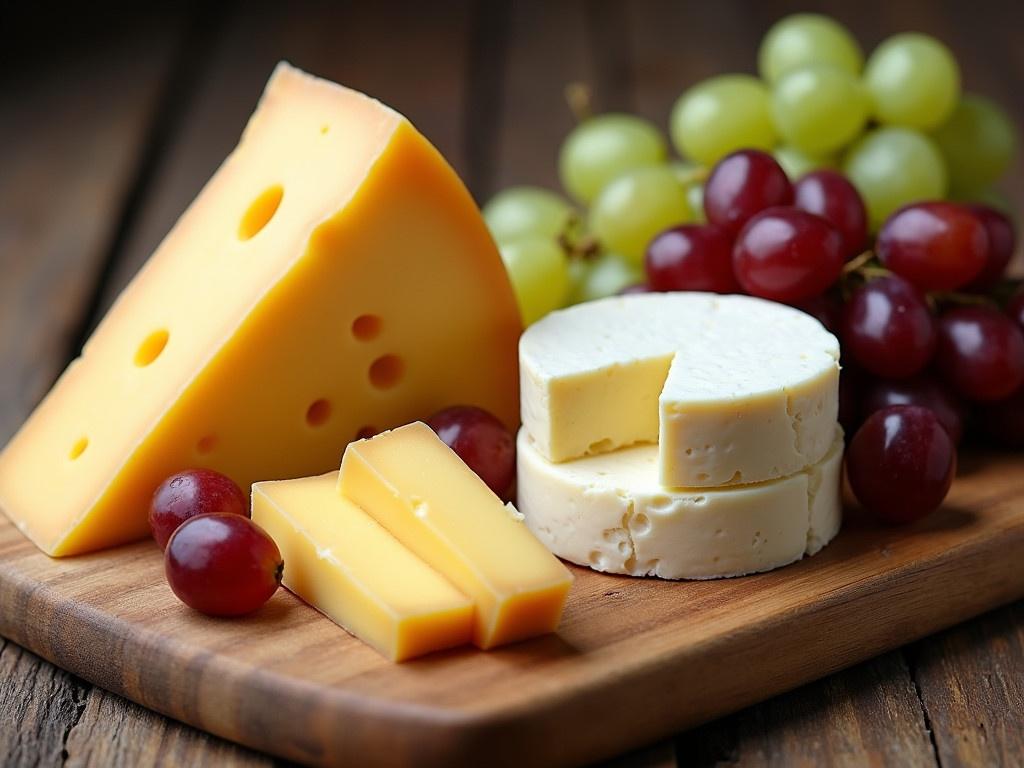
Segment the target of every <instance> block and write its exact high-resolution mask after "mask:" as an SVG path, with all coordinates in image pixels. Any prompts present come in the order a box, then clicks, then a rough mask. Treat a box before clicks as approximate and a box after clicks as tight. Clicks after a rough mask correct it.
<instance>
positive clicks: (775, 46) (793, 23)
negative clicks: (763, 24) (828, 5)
mask: <svg viewBox="0 0 1024 768" xmlns="http://www.w3.org/2000/svg"><path fill="white" fill-rule="evenodd" d="M807 64H831V65H832V66H834V67H838V68H839V69H841V70H843V71H844V72H848V73H849V74H851V75H857V74H860V69H861V67H862V66H863V65H864V54H862V53H861V51H860V46H859V45H857V41H856V40H855V39H854V37H853V35H851V34H850V32H849V31H848V30H847V29H846V27H844V26H842V25H841V24H840V23H839V22H837V21H835V20H834V19H830V18H829V17H828V16H822V15H820V14H817V13H795V14H793V15H792V16H786V17H785V18H784V19H781V20H780V21H777V22H776V23H775V24H774V25H773V26H772V28H771V29H769V30H768V34H766V35H765V36H764V40H762V41H761V48H760V50H758V53H757V67H758V70H759V71H760V73H761V77H763V78H764V79H765V80H767V81H768V82H769V83H774V82H775V81H777V80H778V79H779V78H780V77H782V76H783V75H784V74H786V73H787V72H789V71H790V70H793V69H797V68H799V67H802V66H805V65H807Z"/></svg>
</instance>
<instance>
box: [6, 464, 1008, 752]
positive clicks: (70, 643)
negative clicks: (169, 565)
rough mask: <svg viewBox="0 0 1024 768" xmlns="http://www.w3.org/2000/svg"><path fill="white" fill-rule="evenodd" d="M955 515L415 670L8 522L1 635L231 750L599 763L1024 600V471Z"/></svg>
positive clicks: (961, 502) (315, 626)
mask: <svg viewBox="0 0 1024 768" xmlns="http://www.w3.org/2000/svg"><path fill="white" fill-rule="evenodd" d="M965 464H966V466H964V467H962V469H961V478H960V479H959V480H958V481H957V483H956V484H955V485H954V489H953V492H952V494H951V495H950V498H949V500H948V502H947V504H946V506H945V507H944V508H943V509H942V510H941V511H940V512H938V513H936V514H934V515H932V516H931V517H930V518H928V519H927V520H925V521H922V522H921V523H919V524H917V525H914V526H910V527H905V528H879V527H876V526H874V525H871V524H869V523H868V522H866V521H864V520H863V519H858V515H857V513H856V511H854V512H852V513H850V514H848V520H847V524H846V526H845V528H844V530H843V532H842V533H841V534H840V535H839V537H838V538H837V539H836V540H835V541H834V542H833V543H832V544H831V545H830V546H829V547H827V548H826V549H825V550H824V551H823V552H822V553H821V554H819V555H817V556H815V557H813V558H811V559H809V560H804V561H802V562H800V563H797V564H795V565H792V566H789V567H787V568H783V569H781V570H778V571H774V572H772V573H767V574H761V575H757V576H748V577H745V578H740V579H730V580H725V581H710V582H659V581H655V580H647V579H631V578H629V577H617V576H606V575H601V574H597V573H593V572H591V571H588V570H584V569H575V574H576V577H577V581H576V584H575V585H574V587H573V591H572V593H571V596H570V599H569V604H568V608H567V612H566V616H565V621H564V623H563V626H562V628H561V630H560V632H559V633H558V635H557V636H550V637H546V638H541V639H538V640H535V641H531V642H526V643H521V644H519V645H515V646H511V647H508V648H505V649H501V650H498V651H493V652H490V653H483V652H479V651H476V650H473V649H462V650H458V651H452V652H448V653H444V654H439V655H435V656H431V657H427V658H425V659H421V660H418V661H414V662H410V663H406V664H402V665H393V664H390V663H389V662H387V661H385V660H384V659H382V658H381V657H380V656H378V655H377V654H376V653H375V652H374V651H372V650H371V649H370V648H368V647H367V646H365V645H363V644H362V643H360V642H359V641H357V640H355V639H354V638H352V637H350V636H349V635H348V634H346V633H345V632H344V631H343V630H341V629H340V628H338V627H337V626H336V625H334V624H332V623H331V622H330V621H328V620H327V619H325V618H323V617H322V616H320V615H319V614H318V613H316V612H315V611H314V610H312V609H311V608H309V607H308V606H306V605H304V604H302V603H301V602H300V601H299V600H297V599H296V598H294V597H293V596H292V595H290V594H289V593H287V592H284V591H281V592H279V593H278V594H277V595H276V596H275V597H274V598H273V599H272V600H271V601H270V603H268V604H267V605H266V606H265V607H264V608H263V609H262V610H260V611H259V612H257V613H256V614H254V615H253V616H250V617H247V618H244V619H235V620H218V619H212V618H207V617H204V616H201V615H199V614H197V613H194V612H192V611H190V610H189V609H188V608H186V607H185V606H184V605H182V604H181V603H179V602H178V601H177V600H176V598H175V597H174V596H173V595H172V594H171V592H170V589H169V588H168V587H167V585H166V583H165V582H164V579H163V567H162V559H161V557H160V553H159V551H158V550H157V548H156V545H155V544H154V543H152V542H144V543H139V544H135V545H131V546H127V547H123V548H120V549H116V550H110V551H107V552H101V553H97V554H93V555H87V556H83V557H77V558H72V559H65V560H51V559H49V558H47V557H46V556H45V555H43V554H41V553H40V552H38V551H37V550H36V549H35V548H34V547H33V546H32V545H31V544H30V543H29V542H28V541H27V540H26V539H24V538H23V537H22V536H21V535H20V534H19V532H18V531H17V530H16V529H15V528H14V526H13V525H11V524H10V523H9V522H8V521H7V520H6V518H2V519H0V634H3V635H5V636H7V637H9V638H11V639H12V640H14V641H15V642H17V643H20V644H21V645H24V646H26V647H28V648H30V649H31V650H33V651H35V652H36V653H38V654H39V655H41V656H43V657H45V658H47V659H49V660H50V661H52V662H54V663H55V664H58V665H60V666H62V667H64V668H65V669H68V670H70V671H71V672H73V673H75V674H77V675H80V676H81V677H83V678H85V679H87V680H89V681H90V682H93V683H95V684H97V685H100V686H103V687H104V688H107V689H109V690H111V691H114V692H116V693H118V694H121V695H123V696H127V697H128V698H130V699H132V700H134V701H136V702H138V703H140V704H142V705H144V706H147V707H150V708H152V709H155V710H157V711H159V712H162V713H164V714H166V715H169V716H171V717H174V718H177V719H179V720H182V721H184V722H186V723H190V724H192V725H194V726H196V727H198V728H202V729H204V730H207V731H210V732H211V733H215V734H217V735H219V736H223V737H225V738H228V739H231V740H234V741H237V742H240V743H242V744H246V745H248V746H251V747H254V748H256V749H260V750H265V751H267V752H271V753H274V754H276V755H280V756H282V757H286V758H290V759H293V760H298V761H302V762H307V763H316V764H344V765H359V766H366V767H368V768H372V767H374V766H394V765H422V766H455V765H467V766H480V765H487V766H501V765H510V766H511V765H515V766H522V765H530V766H543V765H555V764H578V763H583V762H586V761H590V760H596V759H599V758H602V757H607V756H609V755H612V754H615V753H618V752H622V751H624V750H626V749H628V748H630V747H633V746H636V745H639V744H642V743H645V742H650V741H653V740H655V739H657V738H659V737H662V736H664V735H666V734H669V733H671V732H674V731H678V730H681V729H683V728H685V727H687V726H691V725H695V724H697V723H700V722H702V721H705V720H708V719H711V718H715V717H717V716H720V715H723V714H725V713H728V712H731V711H733V710H736V709H739V708H741V707H744V706H746V705H749V704H752V703H754V702H757V701H759V700H762V699H766V698H768V697H771V696H773V695H775V694H777V693H780V692H782V691H785V690H787V689H790V688H793V687H795V686H798V685H800V684H801V683H804V682H807V681H810V680H813V679H815V678H818V677H822V676H824V675H827V674H829V673H831V672H834V671H836V670H838V669H840V668H842V667H845V666H848V665H850V664H853V663H855V662H857V661H860V660H862V659H865V658H868V657H870V656H873V655H875V654H878V653H880V652H882V651H884V650H887V649H889V648H892V647H894V646H898V645H901V644H903V643H906V642H908V641H911V640H914V639H916V638H919V637H922V636H924V635H927V634H929V633H931V632H934V631H936V630H938V629H940V628H942V627H946V626H948V625H950V624H954V623H956V622H959V621H962V620H964V619H966V618H968V617H971V616H974V615H976V614H978V613H981V612H983V611H985V610H988V609H990V608H993V607H995V606H998V605H1000V604H1003V603H1006V602H1009V601H1011V600H1014V599H1017V598H1020V597H1022V596H1024V457H1019V456H1018V457H1016V458H1012V457H1005V456H1004V457H981V456H976V457H971V458H970V459H969V460H968V461H967V462H965Z"/></svg>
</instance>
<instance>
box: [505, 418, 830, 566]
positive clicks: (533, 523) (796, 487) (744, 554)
mask: <svg viewBox="0 0 1024 768" xmlns="http://www.w3.org/2000/svg"><path fill="white" fill-rule="evenodd" d="M836 429H837V428H836V427H835V426H833V441H832V443H831V445H830V448H829V450H828V452H827V453H826V456H825V457H824V458H823V459H822V460H821V461H820V462H819V463H818V464H816V465H813V466H812V467H810V468H808V469H807V470H805V471H803V472H799V473H797V474H795V475H793V476H791V477H787V478H783V479H779V480H772V481H768V482H765V483H761V484H757V485H749V486H736V487H728V488H716V489H713V488H708V489H705V488H699V489H685V490H684V489H676V490H673V489H667V488H663V487H662V486H661V485H660V482H659V479H658V466H657V465H658V449H657V447H656V446H652V445H642V446H634V447H632V448H623V449H621V450H619V451H615V452H613V453H606V454H601V455H597V456H588V457H585V458H581V459H576V460H574V461H568V462H563V463H559V464H554V463H552V462H549V461H548V460H547V459H545V458H544V456H542V455H541V453H540V452H539V451H538V450H537V448H536V446H535V445H534V444H533V443H532V441H531V440H530V438H529V436H528V435H527V433H526V430H525V429H522V430H520V432H519V438H518V445H517V451H518V454H517V455H518V458H517V461H518V498H519V508H520V509H521V510H522V512H523V515H524V516H525V518H526V524H527V525H528V526H529V527H530V530H532V531H533V532H534V533H535V534H536V535H537V538H539V539H540V540H541V541H542V542H544V544H545V545H546V546H547V547H548V548H549V549H550V550H551V551H552V552H554V553H555V554H556V555H558V556H559V557H562V558H564V559H566V560H569V561H571V562H574V563H578V564H579V565H587V566H590V567H591V568H593V569H595V570H598V571H606V572H608V573H624V574H628V575H630V576H658V577H660V578H663V579H711V578H719V577H727V576H741V575H744V574H748V573H755V572H759V571H767V570H771V569H772V568H777V567H780V566H783V565H786V564H788V563H792V562H794V561H796V560H799V559H800V558H802V557H803V556H804V555H805V554H807V555H810V554H814V553H815V552H817V551H819V550H820V549H821V548H822V547H823V546H824V545H825V544H827V543H828V542H829V541H830V540H831V539H832V538H833V537H834V536H835V535H836V533H837V532H838V531H839V526H840V523H841V519H842V503H841V497H840V486H839V483H840V473H841V468H842V453H843V451H842V446H843V442H842V435H841V434H838V435H837V434H836Z"/></svg>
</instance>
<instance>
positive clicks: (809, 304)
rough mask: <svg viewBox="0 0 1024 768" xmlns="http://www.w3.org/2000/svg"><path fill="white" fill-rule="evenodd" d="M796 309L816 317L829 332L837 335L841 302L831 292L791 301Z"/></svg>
mask: <svg viewBox="0 0 1024 768" xmlns="http://www.w3.org/2000/svg"><path fill="white" fill-rule="evenodd" d="M793 306H794V307H795V308H796V309H799V310H802V311H804V312H806V313H807V314H808V315H810V316H811V317H813V318H815V319H817V321H818V322H819V323H821V324H822V325H824V326H825V328H827V329H828V331H829V333H834V334H835V335H836V336H838V335H839V330H840V328H841V326H842V322H843V303H842V302H841V301H840V300H839V297H838V296H836V295H834V294H832V293H821V294H818V295H817V296H811V298H809V299H804V300H803V301H797V302H794V303H793Z"/></svg>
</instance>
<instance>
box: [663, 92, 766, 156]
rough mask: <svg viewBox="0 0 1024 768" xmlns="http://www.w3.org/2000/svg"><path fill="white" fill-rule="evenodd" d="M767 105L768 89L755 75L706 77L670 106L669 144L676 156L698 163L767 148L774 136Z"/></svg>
mask: <svg viewBox="0 0 1024 768" xmlns="http://www.w3.org/2000/svg"><path fill="white" fill-rule="evenodd" d="M769 102H770V97H769V93H768V89H767V88H766V87H765V86H764V84H763V83H762V82H761V81H760V80H758V79H757V78H756V77H751V76H750V75H719V76H718V77H712V78H710V79H709V80H705V81H703V82H701V83H698V84H697V85H695V86H693V87H692V88H690V89H689V90H688V91H686V93H684V94H683V95H682V96H680V97H679V100H678V101H677V102H676V103H675V106H673V107H672V116H671V118H670V121H669V122H670V126H669V127H670V132H671V134H672V142H673V143H674V144H675V147H676V149H677V150H678V151H679V154H681V155H684V156H686V157H688V158H690V159H692V160H696V161H697V162H698V163H701V164H703V165H714V164H715V163H716V162H718V161H719V160H721V159H722V158H723V157H725V156H726V155H727V154H729V153H730V152H734V151H735V150H737V149H764V150H768V149H771V148H772V147H773V146H774V145H775V140H776V133H775V126H774V125H773V124H772V116H771V107H770V104H769Z"/></svg>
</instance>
